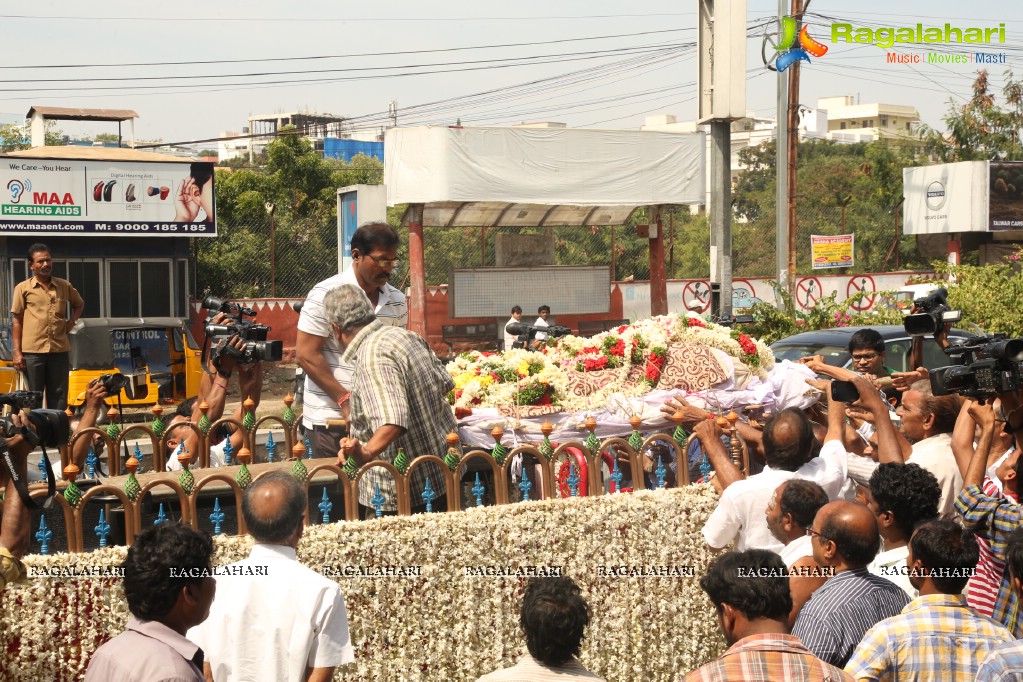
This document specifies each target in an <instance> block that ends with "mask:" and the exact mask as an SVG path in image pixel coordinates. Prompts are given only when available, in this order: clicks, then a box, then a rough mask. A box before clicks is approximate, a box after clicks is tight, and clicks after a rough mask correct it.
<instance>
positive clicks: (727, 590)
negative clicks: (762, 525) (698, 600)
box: [700, 549, 792, 621]
mask: <svg viewBox="0 0 1023 682" xmlns="http://www.w3.org/2000/svg"><path fill="white" fill-rule="evenodd" d="M765 576H766V577H765ZM782 576H784V577H782ZM700 587H701V588H702V589H703V591H704V592H706V593H707V596H708V597H710V600H711V602H713V603H714V607H715V608H717V610H718V611H719V612H720V611H721V605H722V604H728V605H729V606H731V607H732V608H733V609H736V610H737V611H741V612H742V613H743V615H745V616H746V618H747V619H748V620H755V619H757V618H769V619H771V620H780V621H784V620H786V619H787V618H788V615H789V611H791V610H792V593H791V592H789V581H788V569H787V568H786V566H785V562H784V561H782V559H781V557H780V556H778V554H776V553H774V552H770V551H768V550H766V549H747V550H746V551H745V552H728V553H726V554H722V555H721V556H720V557H718V558H717V559H715V560H714V561H713V562H712V563H711V565H710V566H709V567H708V568H707V573H706V574H705V575H704V576H703V577H702V578H700Z"/></svg>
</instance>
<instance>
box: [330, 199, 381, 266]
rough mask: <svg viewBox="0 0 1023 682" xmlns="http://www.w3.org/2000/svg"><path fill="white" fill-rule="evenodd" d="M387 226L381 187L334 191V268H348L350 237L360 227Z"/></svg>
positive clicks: (350, 252)
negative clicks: (335, 205)
mask: <svg viewBox="0 0 1023 682" xmlns="http://www.w3.org/2000/svg"><path fill="white" fill-rule="evenodd" d="M386 222H387V195H386V193H385V188H384V186H383V185H349V186H347V187H340V188H338V190H337V237H338V252H337V260H338V263H337V267H338V272H344V271H345V270H347V269H348V268H349V266H351V264H352V235H354V234H355V230H357V229H358V228H359V226H360V225H365V224H367V223H386Z"/></svg>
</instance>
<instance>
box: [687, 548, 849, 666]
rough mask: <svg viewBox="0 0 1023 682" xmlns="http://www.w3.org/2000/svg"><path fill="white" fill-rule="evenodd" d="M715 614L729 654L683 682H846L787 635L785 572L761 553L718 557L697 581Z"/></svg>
mask: <svg viewBox="0 0 1023 682" xmlns="http://www.w3.org/2000/svg"><path fill="white" fill-rule="evenodd" d="M700 587H701V588H703V591H704V592H706V593H707V596H708V597H710V601H711V602H712V603H713V604H714V608H716V609H717V612H718V623H719V624H720V625H721V630H722V632H723V633H724V636H725V641H726V642H727V643H728V645H729V647H728V650H727V651H726V652H725V653H724V654H722V655H721V657H720V658H718V659H716V660H714V661H711V662H710V663H707V664H706V665H704V666H702V667H700V668H697V669H696V670H694V671H692V672H690V673H689V674H688V675H686V678H685V680H686V682H717V681H718V680H729V681H745V682H776V680H800V681H801V682H804V681H809V682H845V681H846V680H851V679H852V678H851V677H849V675H847V674H846V673H845V672H843V671H842V670H841V669H839V668H836V667H835V666H833V665H830V664H828V663H825V662H824V661H822V660H820V659H819V658H817V657H816V656H814V655H813V653H812V652H811V651H809V650H808V649H807V648H806V647H805V646H803V645H802V643H800V641H799V640H798V639H797V638H795V637H793V636H792V635H790V634H789V630H788V625H787V619H788V615H789V611H790V610H791V609H792V596H791V595H790V594H789V581H788V568H787V567H786V566H785V562H783V561H782V560H781V557H780V556H778V555H777V554H775V553H774V552H770V551H767V550H763V549H748V550H746V551H745V552H729V553H727V554H723V555H721V556H720V557H718V558H717V559H716V560H715V561H714V562H713V563H712V564H711V565H710V568H708V569H707V574H706V575H705V576H703V577H702V578H701V579H700Z"/></svg>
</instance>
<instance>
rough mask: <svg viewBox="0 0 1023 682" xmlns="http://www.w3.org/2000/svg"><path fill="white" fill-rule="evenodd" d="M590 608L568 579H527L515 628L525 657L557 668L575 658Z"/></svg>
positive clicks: (575, 586) (587, 623) (577, 587)
mask: <svg viewBox="0 0 1023 682" xmlns="http://www.w3.org/2000/svg"><path fill="white" fill-rule="evenodd" d="M589 622H590V607H589V604H587V603H586V600H585V599H583V595H582V592H581V591H580V590H579V586H578V585H576V584H575V581H573V580H572V579H571V578H565V577H559V578H530V579H529V581H528V582H527V583H526V589H525V594H524V595H523V597H522V611H521V612H520V614H519V625H520V626H522V632H524V633H525V635H526V648H528V649H529V655H530V656H532V657H533V658H535V659H536V660H538V661H540V662H541V663H543V664H544V665H547V666H551V667H554V666H559V665H561V664H563V663H565V662H566V661H568V660H569V659H570V658H572V657H573V656H577V655H578V654H579V648H580V645H581V643H582V641H583V632H584V631H585V630H586V626H587V625H589Z"/></svg>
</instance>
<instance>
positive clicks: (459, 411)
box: [455, 407, 472, 419]
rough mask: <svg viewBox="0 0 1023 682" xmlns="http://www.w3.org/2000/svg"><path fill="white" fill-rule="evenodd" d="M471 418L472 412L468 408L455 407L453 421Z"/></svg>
mask: <svg viewBox="0 0 1023 682" xmlns="http://www.w3.org/2000/svg"><path fill="white" fill-rule="evenodd" d="M471 416H472V410H471V409H470V408H468V407H456V408H455V419H465V418H466V417H471Z"/></svg>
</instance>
